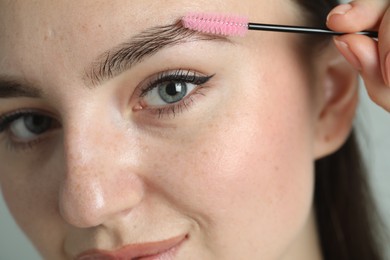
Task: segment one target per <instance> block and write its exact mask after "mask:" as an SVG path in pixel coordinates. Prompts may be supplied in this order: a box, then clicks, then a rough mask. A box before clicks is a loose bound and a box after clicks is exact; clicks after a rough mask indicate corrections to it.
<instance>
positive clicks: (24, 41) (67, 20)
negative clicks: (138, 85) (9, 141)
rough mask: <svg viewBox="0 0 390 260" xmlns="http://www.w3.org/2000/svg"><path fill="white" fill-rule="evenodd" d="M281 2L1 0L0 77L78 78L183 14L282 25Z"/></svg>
mask: <svg viewBox="0 0 390 260" xmlns="http://www.w3.org/2000/svg"><path fill="white" fill-rule="evenodd" d="M283 1H286V0H275V1H272V2H270V1H265V0H264V1H262V0H246V1H245V3H244V2H243V1H242V0H241V1H237V0H224V1H223V4H222V3H221V1H219V0H214V1H210V0H207V1H206V0H198V1H190V0H181V1H177V0H164V1H148V0H115V1H107V0H83V1H79V0H56V1H52V0H37V1H34V0H19V1H18V0H8V1H6V0H0V57H1V59H0V73H1V74H9V75H12V76H17V77H20V76H24V75H28V76H29V77H30V76H31V75H33V76H34V77H35V78H36V79H32V80H34V81H38V79H39V78H42V77H41V76H42V75H44V76H45V78H46V79H47V78H48V77H50V76H51V75H53V76H52V77H53V79H52V80H53V81H54V82H55V81H58V79H57V78H54V75H57V76H58V75H67V77H69V76H72V73H73V74H74V73H78V74H79V73H80V71H81V70H82V69H83V68H84V67H85V66H86V65H87V64H88V63H89V62H91V61H93V60H94V59H95V58H96V56H97V55H98V54H100V53H102V52H104V51H105V50H107V49H109V48H110V47H112V46H113V45H116V44H118V43H120V42H122V41H124V40H125V39H128V38H129V37H131V36H132V35H134V34H136V33H137V32H139V31H142V30H144V29H145V28H148V27H152V26H156V25H158V24H170V23H173V22H174V21H176V20H177V19H178V18H179V17H181V16H183V15H184V14H186V13H188V12H191V11H202V12H203V11H204V12H216V11H218V12H222V13H235V14H240V15H246V16H248V17H259V18H254V19H256V20H257V19H262V20H265V21H269V22H282V21H280V17H281V18H282V19H283V18H285V17H288V16H286V15H283V13H291V12H290V9H291V6H289V5H285V4H282V2H283ZM284 3H285V2H284ZM282 6H283V8H280V7H282ZM278 13H279V15H278ZM275 14H276V15H275ZM289 16H291V15H289ZM276 17H279V18H277V19H276ZM15 74H16V75H15ZM74 76H75V77H76V75H74Z"/></svg>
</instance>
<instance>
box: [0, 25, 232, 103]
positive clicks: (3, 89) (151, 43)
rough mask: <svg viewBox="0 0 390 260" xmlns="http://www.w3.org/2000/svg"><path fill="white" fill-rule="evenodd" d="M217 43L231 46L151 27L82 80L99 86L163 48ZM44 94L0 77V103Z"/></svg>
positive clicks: (204, 36) (177, 27) (102, 57)
mask: <svg viewBox="0 0 390 260" xmlns="http://www.w3.org/2000/svg"><path fill="white" fill-rule="evenodd" d="M191 40H192V41H199V40H205V41H210V40H217V41H224V42H231V41H230V40H229V39H228V38H227V37H225V36H221V35H212V34H204V33H201V32H197V31H192V30H189V29H186V28H184V27H183V25H182V23H181V22H180V21H177V22H176V23H173V24H169V25H162V26H156V27H151V28H149V29H146V30H145V31H142V32H140V33H139V34H137V35H135V36H133V37H132V38H130V39H129V40H128V41H126V42H124V43H121V44H119V45H117V46H115V47H113V48H111V49H110V50H107V51H105V52H104V53H102V54H101V55H98V57H97V59H96V60H95V61H93V62H92V63H91V64H90V65H89V66H88V67H87V69H85V70H84V71H83V75H82V79H83V80H84V83H85V84H86V86H87V87H88V88H93V87H96V86H98V85H100V84H101V83H102V82H104V81H106V80H108V79H110V78H113V77H115V76H118V75H119V74H121V73H123V72H124V71H126V70H128V69H130V68H131V67H132V66H134V65H135V64H136V63H139V62H141V61H142V60H143V59H145V58H146V57H148V56H151V55H153V54H155V53H157V52H158V51H160V50H161V49H163V48H166V47H170V46H174V45H177V44H180V43H184V42H188V41H191ZM42 95H43V91H42V90H41V89H40V88H38V87H37V86H34V85H33V84H30V83H29V82H27V80H26V79H24V78H22V79H19V78H16V77H15V78H14V77H9V76H2V75H1V74H0V99H2V98H16V97H30V98H40V97H42Z"/></svg>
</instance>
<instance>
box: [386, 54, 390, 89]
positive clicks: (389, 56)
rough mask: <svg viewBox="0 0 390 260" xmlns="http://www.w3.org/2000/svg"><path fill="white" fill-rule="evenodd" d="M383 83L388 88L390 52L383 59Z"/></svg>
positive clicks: (389, 84) (389, 83)
mask: <svg viewBox="0 0 390 260" xmlns="http://www.w3.org/2000/svg"><path fill="white" fill-rule="evenodd" d="M385 81H386V85H387V86H388V87H390V52H389V53H388V54H387V56H386V59H385Z"/></svg>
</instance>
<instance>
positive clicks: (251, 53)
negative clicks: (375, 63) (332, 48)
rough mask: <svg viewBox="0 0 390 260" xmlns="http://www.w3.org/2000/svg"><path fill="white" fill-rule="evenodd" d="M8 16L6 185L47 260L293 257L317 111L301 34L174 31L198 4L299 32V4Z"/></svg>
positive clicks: (62, 7)
mask: <svg viewBox="0 0 390 260" xmlns="http://www.w3.org/2000/svg"><path fill="white" fill-rule="evenodd" d="M0 10H1V11H0V12H1V14H0V17H1V18H0V19H1V23H0V35H1V37H0V57H1V59H0V76H1V84H0V96H1V98H0V113H1V115H2V117H1V121H0V122H1V126H0V130H2V133H1V145H0V158H1V159H0V160H1V164H0V181H1V189H2V192H3V194H4V198H5V200H6V202H7V204H8V206H9V208H10V211H11V213H12V214H13V216H14V217H15V219H16V221H17V223H18V224H19V225H20V226H21V227H22V229H23V230H24V232H25V233H26V234H27V235H28V237H29V238H30V239H31V240H32V242H33V243H34V245H35V246H36V247H37V248H38V250H39V251H40V252H41V254H42V256H43V257H44V258H47V259H71V258H74V257H76V256H77V255H79V254H80V253H83V252H85V251H86V250H90V249H100V250H109V251H112V250H117V249H119V248H122V247H124V246H127V245H134V244H135V246H133V247H132V246H130V247H126V248H125V249H127V251H131V253H129V252H127V258H131V257H133V258H136V259H143V258H142V257H144V256H146V255H147V254H149V255H150V254H157V253H159V252H160V251H164V250H165V251H167V252H166V253H161V254H160V255H159V257H161V259H171V258H170V257H172V259H203V260H207V259H224V260H226V259H279V258H282V257H283V256H291V255H293V254H294V253H293V252H295V251H299V250H298V248H299V247H300V244H301V243H302V241H304V240H305V239H308V237H309V236H310V234H311V232H312V229H313V225H312V222H311V221H310V220H311V217H310V216H311V215H312V214H311V213H310V212H311V204H312V190H313V169H312V167H313V161H314V159H315V156H316V155H315V153H314V150H315V149H314V147H315V138H314V136H315V128H316V126H315V122H316V120H315V119H314V118H315V116H316V113H317V110H318V109H317V108H316V107H314V102H313V101H311V100H313V93H310V91H309V89H310V88H313V86H312V85H310V82H309V80H308V76H307V75H306V73H307V72H305V67H304V65H303V61H302V59H301V58H300V53H299V51H298V50H299V45H300V37H302V36H296V35H288V34H283V33H270V32H249V33H248V34H247V35H246V36H245V37H243V38H229V39H228V38H223V37H212V36H206V35H201V34H198V33H196V34H195V33H188V32H187V31H186V30H184V29H180V28H177V27H176V28H175V25H174V24H175V23H176V21H177V20H178V19H179V18H180V17H182V16H183V15H185V14H186V13H188V12H190V11H199V12H216V11H218V12H222V13H236V14H241V15H245V16H248V17H250V19H251V20H253V21H260V22H261V21H266V22H270V23H297V19H298V18H296V17H299V15H298V11H297V7H296V6H294V5H293V3H292V2H289V1H288V2H286V1H283V0H279V1H247V3H245V4H244V3H242V1H234V0H229V1H226V0H225V1H223V3H222V2H220V1H209V0H208V1H202V0H200V1H185V0H184V1H173V0H172V1H171V0H167V1H145V0H142V1H135V0H134V1H119V0H118V1H97V0H93V1H92V0H91V1H43V0H42V1H5V0H3V1H1V4H0ZM298 22H299V21H298ZM176 26H177V25H176ZM151 28H153V29H151ZM163 29H165V31H164V30H163ZM165 240H168V241H165ZM164 241H165V242H164ZM151 242H157V243H151ZM145 243H147V244H145ZM150 243H151V244H150ZM170 247H173V249H172V250H168V249H169V248H170ZM168 251H169V252H168ZM137 257H138V258H137ZM163 257H166V258H163ZM174 257H176V258H174ZM127 258H126V259H127ZM104 259H106V258H104ZM107 259H110V258H107ZM145 259H146V258H145ZM148 259H149V258H148ZM153 259H154V258H153ZM156 259H157V258H156ZM158 259H160V258H158ZM301 259H303V258H301Z"/></svg>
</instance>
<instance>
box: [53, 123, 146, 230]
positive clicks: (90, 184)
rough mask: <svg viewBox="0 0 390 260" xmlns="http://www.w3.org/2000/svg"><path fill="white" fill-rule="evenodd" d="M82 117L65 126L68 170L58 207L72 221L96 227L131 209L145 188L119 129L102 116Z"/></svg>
mask: <svg viewBox="0 0 390 260" xmlns="http://www.w3.org/2000/svg"><path fill="white" fill-rule="evenodd" d="M83 120H84V122H81V123H77V122H75V123H74V124H72V126H71V127H67V128H66V127H65V128H66V129H64V131H65V138H64V142H65V143H64V148H65V161H66V174H65V176H64V179H63V182H62V186H61V190H60V196H59V197H60V201H59V204H60V205H59V207H60V212H61V214H62V216H63V218H64V219H65V220H66V221H67V222H68V223H70V224H71V225H74V226H77V227H93V226H97V225H101V224H104V223H105V221H107V220H109V219H110V218H113V217H115V215H118V214H119V215H120V213H121V212H129V210H130V209H132V208H133V207H135V206H136V205H137V204H138V203H139V201H140V200H141V198H142V194H143V192H142V183H141V181H140V179H139V178H138V176H137V169H135V165H134V164H133V163H132V161H131V160H126V158H125V159H124V156H123V154H126V151H121V149H122V148H121V147H125V146H124V145H123V142H124V140H121V139H122V138H121V135H120V134H119V132H120V130H118V129H115V126H113V125H110V124H108V123H104V122H108V121H109V120H104V119H103V118H99V120H96V118H93V119H91V120H90V121H87V120H86V119H85V118H84V119H83ZM133 148H134V149H136V148H135V147H133ZM129 159H130V158H129ZM118 190H120V191H121V192H119V193H118ZM119 194H120V195H121V196H118V195H119Z"/></svg>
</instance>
